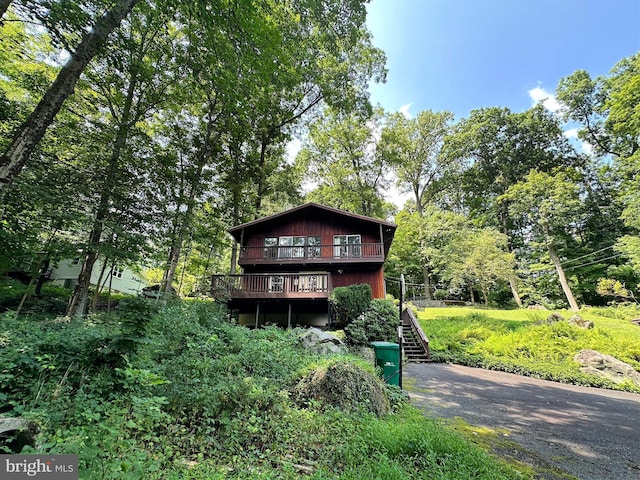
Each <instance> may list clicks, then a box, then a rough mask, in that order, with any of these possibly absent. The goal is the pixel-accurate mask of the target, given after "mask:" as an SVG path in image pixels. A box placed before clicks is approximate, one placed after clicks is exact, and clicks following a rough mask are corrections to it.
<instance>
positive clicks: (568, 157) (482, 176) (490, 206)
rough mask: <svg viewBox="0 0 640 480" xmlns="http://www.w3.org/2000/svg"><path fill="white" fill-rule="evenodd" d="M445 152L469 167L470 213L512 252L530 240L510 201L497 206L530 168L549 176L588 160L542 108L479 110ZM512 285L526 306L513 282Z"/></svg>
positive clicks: (465, 196)
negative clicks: (499, 234)
mask: <svg viewBox="0 0 640 480" xmlns="http://www.w3.org/2000/svg"><path fill="white" fill-rule="evenodd" d="M444 148H445V151H446V155H448V156H452V157H454V158H460V159H461V160H463V161H465V162H468V165H469V167H468V169H467V170H466V171H465V172H464V174H463V176H462V182H461V183H462V189H463V192H464V193H463V201H464V205H465V208H466V210H467V211H468V212H469V214H470V215H471V217H472V218H474V219H476V220H478V221H479V222H481V223H483V224H486V225H490V226H494V227H496V228H497V229H498V230H499V231H500V232H502V233H504V234H505V235H507V237H508V239H509V251H516V250H517V249H518V248H519V247H520V246H521V245H522V244H523V243H524V242H525V239H524V238H522V237H520V236H519V235H518V230H517V229H516V225H515V224H514V222H513V219H512V218H511V216H510V213H509V206H508V202H506V201H502V202H497V198H498V197H499V196H500V195H503V194H504V193H505V192H506V191H507V190H508V189H509V188H510V187H511V186H512V185H514V184H516V183H518V182H519V181H521V180H522V179H523V178H524V177H525V175H527V174H528V173H529V171H530V170H531V169H534V168H535V169H537V170H539V171H541V172H549V171H552V170H553V169H554V168H557V167H559V166H574V165H578V164H580V163H581V162H582V161H583V160H582V158H580V157H579V156H578V155H577V154H576V153H575V151H574V150H573V148H572V147H571V145H570V144H569V142H568V140H567V138H565V136H564V135H563V132H562V129H561V127H560V125H559V122H558V119H557V118H556V117H555V116H554V115H553V114H551V113H550V112H549V111H547V110H546V109H545V108H544V107H543V106H542V105H537V106H536V107H534V108H532V109H530V110H527V111H525V112H522V113H513V112H511V111H510V110H508V109H506V108H486V109H481V110H474V111H473V112H471V116H470V117H469V118H468V119H464V120H462V121H461V122H459V123H458V124H457V125H456V127H455V129H454V133H453V134H452V135H450V136H449V137H447V138H446V139H445V147H444ZM510 286H511V290H512V293H513V297H514V300H515V301H516V303H517V304H518V305H519V306H521V305H522V301H521V300H520V295H519V293H518V290H517V286H516V283H515V281H514V280H513V279H512V280H511V281H510Z"/></svg>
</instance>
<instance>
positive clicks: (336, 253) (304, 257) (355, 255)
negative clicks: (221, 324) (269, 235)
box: [238, 243, 384, 265]
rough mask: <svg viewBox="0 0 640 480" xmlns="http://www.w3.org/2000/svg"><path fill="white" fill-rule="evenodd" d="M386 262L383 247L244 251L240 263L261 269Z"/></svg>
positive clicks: (367, 245)
mask: <svg viewBox="0 0 640 480" xmlns="http://www.w3.org/2000/svg"><path fill="white" fill-rule="evenodd" d="M363 262H380V263H381V262H384V246H383V244H382V243H358V244H348V245H337V244H334V245H313V246H308V245H307V246H280V245H275V246H271V247H246V246H245V247H242V249H241V250H240V258H239V260H238V263H240V264H241V265H246V264H254V265H257V264H261V265H268V264H272V265H284V264H302V265H307V264H314V263H315V264H321V263H324V264H327V263H330V264H334V263H363Z"/></svg>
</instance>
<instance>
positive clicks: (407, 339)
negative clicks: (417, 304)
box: [402, 308, 431, 363]
mask: <svg viewBox="0 0 640 480" xmlns="http://www.w3.org/2000/svg"><path fill="white" fill-rule="evenodd" d="M402 346H403V349H404V356H405V358H406V359H407V361H408V362H412V363H425V362H430V361H431V354H430V353H429V339H428V338H427V336H426V335H425V333H424V332H423V331H422V327H420V324H419V323H418V319H417V318H416V317H415V315H414V314H413V312H412V311H411V310H410V309H408V308H406V309H404V311H403V312H402Z"/></svg>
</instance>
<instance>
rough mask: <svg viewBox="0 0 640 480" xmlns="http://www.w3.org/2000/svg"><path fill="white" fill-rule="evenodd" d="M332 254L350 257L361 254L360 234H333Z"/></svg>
mask: <svg viewBox="0 0 640 480" xmlns="http://www.w3.org/2000/svg"><path fill="white" fill-rule="evenodd" d="M333 243H334V247H333V255H334V256H335V257H342V258H351V257H360V256H362V247H361V242H360V235H335V236H334V237H333Z"/></svg>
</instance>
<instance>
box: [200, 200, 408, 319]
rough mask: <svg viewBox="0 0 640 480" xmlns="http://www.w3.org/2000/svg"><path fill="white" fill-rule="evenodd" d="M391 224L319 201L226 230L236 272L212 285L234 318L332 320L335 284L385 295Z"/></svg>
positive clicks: (219, 278) (217, 278) (393, 227)
mask: <svg viewBox="0 0 640 480" xmlns="http://www.w3.org/2000/svg"><path fill="white" fill-rule="evenodd" d="M395 230H396V226H395V225H394V224H393V223H390V222H385V221H383V220H378V219H374V218H369V217H365V216H362V215H356V214H353V213H349V212H346V211H343V210H338V209H336V208H330V207H326V206H323V205H319V204H317V203H306V204H304V205H301V206H299V207H295V208H292V209H290V210H286V211H284V212H281V213H278V214H275V215H271V216H268V217H265V218H261V219H258V220H255V221H252V222H248V223H244V224H242V225H238V226H237V227H233V228H231V229H229V233H231V235H232V236H233V237H234V239H235V240H236V242H238V244H239V255H238V265H239V266H240V267H241V268H242V271H243V273H242V274H239V275H215V276H214V277H213V279H212V292H213V295H214V297H216V298H225V299H226V301H227V303H228V305H229V308H230V309H231V311H232V312H233V313H234V314H235V315H237V318H238V322H239V323H240V324H242V325H247V326H256V327H257V326H261V325H265V324H267V323H269V324H276V325H280V326H283V327H291V326H297V325H314V326H318V327H328V326H330V325H331V314H330V308H329V301H328V299H329V295H330V294H331V292H332V290H333V289H334V288H336V287H342V286H349V285H354V284H358V283H368V284H369V285H370V286H371V290H372V294H373V298H384V296H385V294H386V291H385V282H384V273H383V264H384V261H385V259H386V257H387V254H388V252H389V247H390V246H391V241H392V240H393V235H394V233H395Z"/></svg>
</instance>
